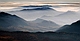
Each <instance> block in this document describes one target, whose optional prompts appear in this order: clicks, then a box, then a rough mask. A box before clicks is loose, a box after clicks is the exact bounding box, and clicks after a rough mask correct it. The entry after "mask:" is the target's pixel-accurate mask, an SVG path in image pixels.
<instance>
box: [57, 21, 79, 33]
mask: <svg viewBox="0 0 80 41" xmlns="http://www.w3.org/2000/svg"><path fill="white" fill-rule="evenodd" d="M56 32H67V33H80V20H79V21H77V22H74V23H72V24H71V25H65V26H63V27H61V28H60V29H59V30H57V31H56Z"/></svg>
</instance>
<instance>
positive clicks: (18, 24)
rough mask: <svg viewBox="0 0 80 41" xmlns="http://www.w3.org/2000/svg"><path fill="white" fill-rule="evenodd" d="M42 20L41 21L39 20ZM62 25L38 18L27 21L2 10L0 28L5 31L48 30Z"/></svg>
mask: <svg viewBox="0 0 80 41" xmlns="http://www.w3.org/2000/svg"><path fill="white" fill-rule="evenodd" d="M39 21H41V22H39ZM59 27H60V26H59V25H58V24H56V23H54V22H51V21H47V20H43V19H36V20H34V21H26V20H24V19H22V18H20V17H18V16H16V15H11V14H8V13H5V12H0V29H1V30H5V31H33V32H37V31H48V30H54V29H56V28H59Z"/></svg>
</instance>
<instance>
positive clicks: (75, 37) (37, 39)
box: [0, 31, 80, 41]
mask: <svg viewBox="0 0 80 41" xmlns="http://www.w3.org/2000/svg"><path fill="white" fill-rule="evenodd" d="M0 41H80V34H75V33H74V34H73V33H56V32H44V33H42V32H37V33H30V32H3V31H2V32H0Z"/></svg>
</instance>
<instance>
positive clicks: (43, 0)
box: [0, 0, 80, 2]
mask: <svg viewBox="0 0 80 41" xmlns="http://www.w3.org/2000/svg"><path fill="white" fill-rule="evenodd" d="M0 2H80V0H0Z"/></svg>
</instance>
